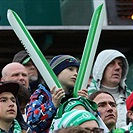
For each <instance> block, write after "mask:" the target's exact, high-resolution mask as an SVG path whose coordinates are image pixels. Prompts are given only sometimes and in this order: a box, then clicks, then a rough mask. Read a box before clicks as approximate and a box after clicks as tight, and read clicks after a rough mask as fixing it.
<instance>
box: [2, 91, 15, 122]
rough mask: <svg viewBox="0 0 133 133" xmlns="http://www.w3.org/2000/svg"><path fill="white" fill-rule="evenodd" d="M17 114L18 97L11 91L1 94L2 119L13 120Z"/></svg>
mask: <svg viewBox="0 0 133 133" xmlns="http://www.w3.org/2000/svg"><path fill="white" fill-rule="evenodd" d="M16 115H17V105H16V98H15V97H14V95H13V94H12V93H11V92H3V93H1V94H0V121H7V120H8V121H11V122H12V121H13V120H14V118H16Z"/></svg>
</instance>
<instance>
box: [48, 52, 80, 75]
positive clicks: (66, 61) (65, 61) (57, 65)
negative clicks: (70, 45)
mask: <svg viewBox="0 0 133 133" xmlns="http://www.w3.org/2000/svg"><path fill="white" fill-rule="evenodd" d="M79 65H80V63H79V61H78V60H77V59H76V58H74V57H73V56H70V55H58V56H55V57H54V58H53V59H52V60H51V61H50V66H51V68H52V69H53V71H54V73H55V74H56V75H58V74H59V73H60V72H61V71H62V70H64V69H65V68H67V67H70V66H76V67H78V68H79Z"/></svg>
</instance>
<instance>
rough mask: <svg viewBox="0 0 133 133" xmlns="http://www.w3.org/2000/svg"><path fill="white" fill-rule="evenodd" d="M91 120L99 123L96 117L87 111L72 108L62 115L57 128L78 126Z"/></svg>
mask: <svg viewBox="0 0 133 133" xmlns="http://www.w3.org/2000/svg"><path fill="white" fill-rule="evenodd" d="M91 120H94V121H96V122H97V124H98V125H99V123H98V120H97V118H96V117H95V116H94V115H93V114H92V113H90V112H89V111H86V110H77V109H73V110H71V111H69V112H66V113H64V114H63V115H62V118H61V120H60V123H59V124H58V128H59V129H61V128H62V127H64V128H66V127H70V126H78V125H81V124H82V123H84V122H86V121H91Z"/></svg>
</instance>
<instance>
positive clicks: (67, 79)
mask: <svg viewBox="0 0 133 133" xmlns="http://www.w3.org/2000/svg"><path fill="white" fill-rule="evenodd" d="M77 74H78V68H77V67H76V66H71V67H67V68H65V69H64V70H63V71H61V72H60V73H59V74H58V80H59V81H60V83H61V85H62V87H63V89H64V90H65V92H68V90H69V89H70V88H73V87H74V85H75V81H76V78H77Z"/></svg>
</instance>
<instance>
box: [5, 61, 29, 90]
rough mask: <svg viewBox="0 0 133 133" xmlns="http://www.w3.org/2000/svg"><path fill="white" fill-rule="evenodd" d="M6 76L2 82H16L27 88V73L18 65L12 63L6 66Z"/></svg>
mask: <svg viewBox="0 0 133 133" xmlns="http://www.w3.org/2000/svg"><path fill="white" fill-rule="evenodd" d="M5 71H6V72H5V73H6V74H5V76H4V77H3V81H11V80H14V81H18V82H19V83H20V84H22V85H23V86H24V87H26V88H28V87H29V79H28V73H27V71H26V68H25V67H24V66H23V65H22V64H19V63H13V64H11V65H9V66H7V68H6V70H5Z"/></svg>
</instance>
